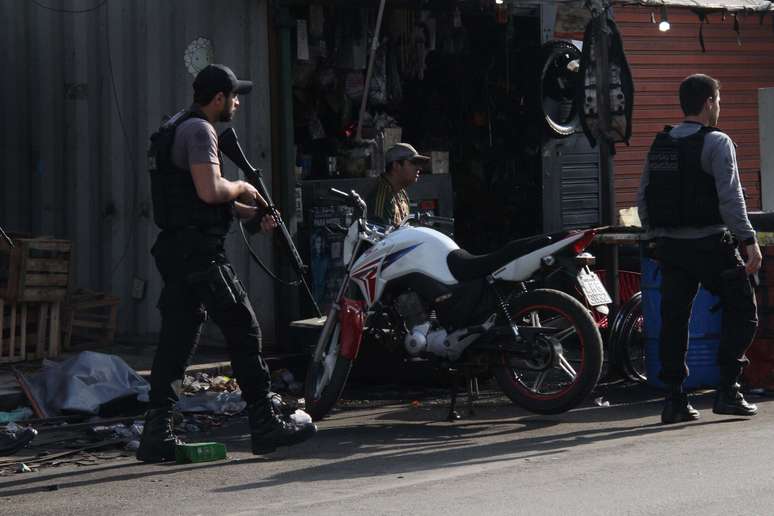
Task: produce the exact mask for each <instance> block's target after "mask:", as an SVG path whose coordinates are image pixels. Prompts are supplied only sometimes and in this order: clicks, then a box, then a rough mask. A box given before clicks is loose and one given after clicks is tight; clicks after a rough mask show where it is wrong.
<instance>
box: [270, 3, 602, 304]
mask: <svg viewBox="0 0 774 516" xmlns="http://www.w3.org/2000/svg"><path fill="white" fill-rule="evenodd" d="M379 4H380V2H366V3H364V2H360V3H357V2H331V1H328V2H289V3H287V4H285V5H286V11H285V18H284V25H283V26H284V27H285V28H286V33H285V37H286V38H287V39H286V41H285V43H284V47H283V43H282V42H280V43H279V44H278V48H279V49H280V60H281V58H282V57H283V55H284V57H285V58H286V61H289V62H279V63H278V67H279V68H280V69H282V67H287V68H285V72H286V74H287V82H288V84H287V85H288V87H289V88H290V89H291V91H292V98H291V99H289V100H287V101H286V102H288V105H287V106H286V107H287V109H288V110H289V111H288V112H287V114H292V125H291V124H288V126H287V127H286V128H285V130H284V131H283V133H282V134H284V135H287V136H288V138H289V139H290V140H292V147H290V146H289V147H288V149H287V151H286V154H287V156H288V162H289V163H288V166H289V167H292V169H293V170H294V172H295V173H294V177H293V178H292V181H291V182H292V184H290V185H288V186H286V192H288V196H289V197H290V198H292V199H294V200H296V199H297V200H296V206H299V207H300V209H299V210H298V212H297V226H298V240H299V243H300V247H301V248H302V253H303V254H304V255H305V256H306V257H307V259H308V260H309V263H310V265H311V276H312V277H311V282H312V285H313V291H314V293H315V297H316V298H317V300H318V302H320V303H321V304H323V305H324V304H325V303H326V301H328V300H329V299H330V297H331V295H332V294H333V292H334V291H335V286H336V285H337V284H338V282H339V280H340V274H341V269H342V264H341V260H340V255H341V253H340V248H341V239H342V237H341V236H339V235H336V234H333V233H331V232H330V231H327V230H326V228H325V226H326V225H330V224H346V223H347V222H348V217H349V216H351V215H350V214H349V212H348V211H347V209H346V208H344V207H341V206H336V205H335V201H333V200H332V199H331V198H330V197H329V196H327V195H326V192H327V190H328V189H329V188H331V187H333V188H338V189H340V190H345V191H349V190H351V189H355V190H357V191H358V192H359V193H360V194H361V195H362V196H363V197H364V198H367V197H368V194H369V193H370V191H371V190H372V189H373V188H374V185H375V183H376V178H377V177H378V176H379V175H380V174H381V173H383V172H384V153H385V152H386V150H387V149H389V147H390V146H391V145H392V144H393V143H395V142H398V141H403V142H408V143H410V144H412V145H414V146H415V147H416V148H417V149H418V150H419V152H420V153H422V154H425V155H427V156H431V157H432V159H431V161H430V162H429V163H428V164H427V166H426V167H425V169H424V171H423V174H422V175H421V177H420V179H419V181H418V182H417V183H416V184H415V185H413V186H412V187H411V188H410V189H409V196H410V197H411V201H412V211H430V212H433V213H435V214H436V215H441V216H445V217H454V218H455V221H456V223H455V226H454V237H455V239H456V240H457V242H458V243H459V244H460V246H461V247H463V248H465V249H468V250H469V251H471V252H473V253H484V252H489V251H492V250H494V249H497V248H498V247H500V246H501V245H503V244H504V243H506V242H508V241H510V240H512V239H515V238H519V237H523V236H527V235H533V234H536V233H540V232H548V231H555V230H559V229H563V228H570V227H590V226H594V225H599V224H600V223H602V201H601V197H602V188H601V177H600V157H599V152H598V150H597V149H596V148H594V147H592V146H591V145H590V144H589V141H588V139H587V138H586V137H585V135H584V134H583V133H582V131H581V129H580V126H579V122H578V118H579V117H578V112H577V111H578V110H577V107H576V106H577V102H576V101H575V94H576V92H577V88H578V84H577V81H578V77H579V74H578V73H577V71H578V65H579V61H580V58H581V50H580V47H581V45H582V43H581V42H580V41H578V40H577V34H578V33H582V28H583V27H584V25H585V23H586V22H587V21H588V19H589V17H590V15H589V14H588V11H586V10H585V9H584V10H583V11H584V12H585V17H584V16H583V14H584V13H583V12H581V10H576V11H574V12H575V13H576V14H578V15H579V18H580V22H578V21H576V25H575V26H576V27H577V28H578V30H576V31H575V33H574V34H576V39H575V40H573V39H572V35H570V36H569V37H568V38H562V39H557V38H555V37H554V28H555V26H556V23H557V7H556V5H541V4H539V3H534V4H519V5H516V4H514V3H505V4H498V3H496V2H495V1H494V0H492V1H478V0H476V1H455V2H450V1H425V2H405V1H404V2H400V1H398V2H391V1H388V2H386V3H385V4H386V5H385V7H384V11H383V14H382V15H381V16H380V13H379V11H380V9H379ZM375 34H378V45H376V48H375V49H374V53H373V56H371V50H372V41H373V38H374V35H375ZM283 49H284V54H283ZM371 63H372V64H371ZM369 64H371V66H370V68H371V69H370V75H369ZM364 95H365V96H366V101H365V102H363V96H364ZM358 135H359V136H360V137H358Z"/></svg>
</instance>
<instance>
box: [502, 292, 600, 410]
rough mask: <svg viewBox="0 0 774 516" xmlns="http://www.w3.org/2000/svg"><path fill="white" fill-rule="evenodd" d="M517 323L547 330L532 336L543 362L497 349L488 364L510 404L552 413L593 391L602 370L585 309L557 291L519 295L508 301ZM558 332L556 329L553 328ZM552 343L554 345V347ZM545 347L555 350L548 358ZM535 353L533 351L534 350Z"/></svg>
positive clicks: (597, 343) (594, 328)
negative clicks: (539, 334) (553, 356)
mask: <svg viewBox="0 0 774 516" xmlns="http://www.w3.org/2000/svg"><path fill="white" fill-rule="evenodd" d="M510 309H511V317H512V319H513V321H514V322H515V323H516V324H517V325H519V326H532V327H534V326H544V327H546V328H551V329H552V333H548V332H547V333H546V335H545V337H542V336H540V337H538V338H536V339H535V340H536V344H535V346H536V347H538V346H541V345H542V346H544V347H545V350H546V351H545V353H544V356H545V357H546V360H545V362H544V363H540V362H541V360H540V358H539V356H540V352H538V353H536V357H538V358H535V359H530V360H528V359H524V358H523V357H522V358H517V357H514V356H512V355H510V354H508V353H501V354H500V355H499V356H498V357H497V359H496V361H497V364H496V365H494V366H493V367H492V373H493V374H494V376H495V379H496V380H497V383H498V385H499V386H500V389H502V391H503V392H504V393H505V394H506V395H507V396H508V397H509V398H510V399H511V401H513V402H514V403H515V404H517V405H520V406H522V407H524V408H525V409H527V410H529V411H530V412H535V413H538V414H558V413H561V412H565V411H567V410H570V409H571V408H574V407H576V406H577V405H579V404H580V403H581V402H582V401H583V400H584V399H585V398H586V396H588V394H589V393H590V392H591V391H592V390H593V389H594V387H595V386H596V385H597V382H598V381H599V376H600V373H601V371H602V338H601V337H600V334H599V330H598V328H597V325H596V324H595V323H594V320H593V319H592V317H591V315H590V314H589V312H588V310H587V309H586V308H585V307H584V306H583V305H581V304H580V303H579V302H578V301H577V300H576V299H574V298H573V297H571V296H569V295H567V294H565V293H563V292H559V291H557V290H549V289H540V290H533V291H531V292H527V293H524V294H522V295H520V296H519V297H517V298H515V299H513V300H511V302H510ZM556 330H558V331H556ZM557 344H558V346H557ZM551 349H560V350H561V352H559V353H556V354H555V358H556V360H548V358H549V357H551V356H552V355H551V352H550V350H551ZM538 351H539V350H538Z"/></svg>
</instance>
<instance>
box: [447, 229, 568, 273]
mask: <svg viewBox="0 0 774 516" xmlns="http://www.w3.org/2000/svg"><path fill="white" fill-rule="evenodd" d="M552 241H553V239H552V238H551V236H550V235H539V236H532V237H527V238H520V239H518V240H513V241H511V242H509V243H508V244H506V245H505V247H503V248H502V249H499V250H497V251H494V252H493V253H489V254H482V255H474V254H470V253H469V252H467V251H466V250H464V249H456V250H454V251H452V252H451V253H449V255H448V256H447V257H446V263H447V264H448V266H449V271H450V272H451V273H452V276H454V277H455V278H456V279H457V281H470V280H475V279H478V278H483V277H484V276H486V275H487V274H490V273H492V272H494V271H496V270H497V269H499V268H500V267H502V266H503V265H505V264H507V263H508V262H510V261H511V260H514V259H516V258H519V257H520V256H524V255H525V254H529V253H531V252H532V251H534V250H536V249H540V248H541V247H545V246H546V245H548V244H549V243H551V242H552Z"/></svg>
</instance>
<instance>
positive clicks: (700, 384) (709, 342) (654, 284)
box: [640, 256, 723, 390]
mask: <svg viewBox="0 0 774 516" xmlns="http://www.w3.org/2000/svg"><path fill="white" fill-rule="evenodd" d="M641 264H642V277H641V284H640V288H641V290H642V316H643V319H644V326H645V328H644V330H645V371H646V373H647V377H648V383H649V384H650V385H652V386H654V387H657V388H660V389H663V388H665V385H664V383H663V382H662V381H661V380H660V379H659V377H658V374H659V372H660V371H661V360H660V359H659V352H658V349H659V333H660V332H661V268H660V267H659V265H658V263H656V262H655V261H654V260H651V259H650V258H646V257H644V256H643V257H642V262H641ZM718 303H719V298H718V297H717V296H714V295H712V294H710V293H709V292H708V291H706V290H704V289H703V288H700V289H699V293H698V294H697V295H696V299H695V300H694V302H693V310H692V311H691V320H690V323H689V325H688V356H687V358H686V363H687V365H688V371H689V374H688V378H687V379H686V380H685V383H684V384H683V386H684V388H685V389H687V390H691V389H699V388H714V387H716V386H717V384H718V382H719V381H720V370H719V368H718V364H717V356H718V346H719V345H720V328H721V319H722V316H723V314H722V310H716V311H714V312H712V311H710V309H711V308H712V307H713V306H715V305H717V304H718Z"/></svg>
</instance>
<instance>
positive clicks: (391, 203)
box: [368, 143, 430, 226]
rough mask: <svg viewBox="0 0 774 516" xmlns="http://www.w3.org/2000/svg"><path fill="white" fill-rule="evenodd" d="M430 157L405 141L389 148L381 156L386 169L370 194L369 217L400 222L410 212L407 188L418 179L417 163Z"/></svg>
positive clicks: (419, 169)
mask: <svg viewBox="0 0 774 516" xmlns="http://www.w3.org/2000/svg"><path fill="white" fill-rule="evenodd" d="M429 160H430V158H429V157H427V156H422V155H421V154H419V153H418V152H417V150H416V149H415V148H414V147H412V146H411V145H409V144H408V143H396V144H395V145H393V146H392V147H390V148H389V149H388V150H387V152H386V153H385V156H384V161H385V168H386V172H385V173H384V174H382V175H380V176H379V179H378V180H377V183H376V188H375V189H374V191H373V193H372V194H371V195H370V196H369V200H368V209H369V211H370V214H369V218H371V219H373V220H376V221H379V222H381V223H383V224H391V225H393V226H397V225H399V224H400V223H401V222H402V221H403V219H405V218H406V216H408V214H409V196H408V193H406V188H408V187H409V186H411V185H413V184H414V183H416V182H417V180H418V179H419V172H420V171H421V170H422V167H421V166H420V163H422V162H423V161H424V162H426V161H429Z"/></svg>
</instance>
